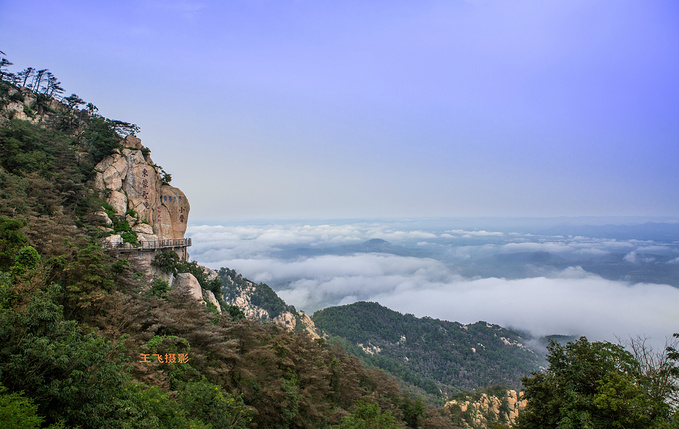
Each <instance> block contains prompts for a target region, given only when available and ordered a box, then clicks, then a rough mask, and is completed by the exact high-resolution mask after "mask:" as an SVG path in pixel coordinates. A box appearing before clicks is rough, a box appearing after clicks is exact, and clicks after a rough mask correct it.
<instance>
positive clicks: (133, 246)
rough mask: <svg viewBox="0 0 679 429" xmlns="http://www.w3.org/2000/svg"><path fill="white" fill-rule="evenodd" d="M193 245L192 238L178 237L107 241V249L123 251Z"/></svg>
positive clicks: (105, 245) (105, 246)
mask: <svg viewBox="0 0 679 429" xmlns="http://www.w3.org/2000/svg"><path fill="white" fill-rule="evenodd" d="M189 246H191V239H190V238H176V239H172V240H155V241H145V240H144V241H142V240H140V241H137V242H136V243H117V244H112V243H106V244H104V248H105V249H114V250H121V251H134V250H138V251H142V250H156V249H174V248H177V247H189Z"/></svg>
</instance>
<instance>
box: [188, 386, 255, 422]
mask: <svg viewBox="0 0 679 429" xmlns="http://www.w3.org/2000/svg"><path fill="white" fill-rule="evenodd" d="M178 402H179V403H180V404H181V405H182V407H183V408H184V410H186V412H187V414H188V415H190V416H194V417H197V418H198V419H200V420H201V421H203V422H206V423H208V424H211V425H212V427H213V428H214V429H230V428H233V429H237V428H243V429H244V428H246V427H248V423H249V422H250V421H251V420H252V418H251V417H250V414H251V413H250V411H248V410H247V409H246V408H245V404H244V403H243V399H242V398H241V397H240V396H234V395H231V394H228V393H226V392H224V391H223V389H222V388H221V387H220V386H218V385H216V384H212V383H209V382H207V381H198V382H190V383H186V384H184V385H183V386H182V388H181V389H180V390H179V395H178Z"/></svg>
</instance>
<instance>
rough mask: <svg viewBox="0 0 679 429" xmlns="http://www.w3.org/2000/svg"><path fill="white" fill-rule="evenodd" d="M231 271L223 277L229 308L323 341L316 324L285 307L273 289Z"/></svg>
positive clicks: (300, 313)
mask: <svg viewBox="0 0 679 429" xmlns="http://www.w3.org/2000/svg"><path fill="white" fill-rule="evenodd" d="M227 271H228V272H223V271H221V270H220V274H219V275H220V277H221V278H222V284H223V285H224V287H223V290H224V301H225V302H226V304H228V305H235V306H237V307H238V308H240V309H241V311H242V312H243V314H245V317H248V318H251V319H257V320H262V321H266V322H273V323H275V324H277V325H278V326H281V327H283V328H286V329H289V330H298V331H306V332H307V333H308V334H309V335H310V336H311V337H312V338H320V336H319V335H318V333H317V329H316V325H315V324H314V322H313V320H311V318H310V317H309V316H308V315H307V314H305V313H303V312H301V311H297V310H295V307H293V306H290V305H287V304H285V302H284V301H283V300H282V299H281V298H280V297H279V296H278V295H276V293H275V292H274V291H273V290H272V289H271V288H270V287H269V286H267V285H265V284H255V283H253V282H251V281H250V280H247V279H244V278H243V276H241V275H240V274H238V273H236V272H235V271H233V270H227Z"/></svg>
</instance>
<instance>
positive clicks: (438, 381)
mask: <svg viewBox="0 0 679 429" xmlns="http://www.w3.org/2000/svg"><path fill="white" fill-rule="evenodd" d="M312 319H313V321H314V323H315V324H316V326H317V327H318V328H319V329H321V330H323V331H324V332H326V333H327V334H329V335H331V336H335V337H339V338H341V339H344V340H345V342H344V345H345V347H347V348H348V350H349V351H350V352H352V353H354V354H356V355H359V356H360V357H361V358H362V359H363V360H364V361H365V362H367V363H368V364H370V365H374V366H376V367H379V368H381V369H384V370H385V371H387V372H389V373H390V374H392V375H394V376H396V377H397V378H399V379H400V380H402V381H403V382H404V383H406V384H410V385H413V386H416V387H418V388H420V389H422V390H424V391H426V392H427V393H429V394H432V395H436V396H444V397H445V396H448V395H450V394H453V393H456V392H459V391H462V390H473V389H478V388H482V387H488V386H491V385H505V386H509V387H518V386H520V380H521V377H523V376H524V375H526V374H528V373H530V372H531V371H535V370H538V369H539V367H540V365H541V364H542V362H543V361H542V359H541V358H540V357H539V356H538V354H537V353H535V352H534V351H533V350H531V349H530V348H528V347H526V346H525V345H524V343H525V342H526V341H527V340H526V339H525V338H523V337H522V336H521V335H519V334H517V333H516V332H513V331H511V330H508V329H505V328H502V327H500V326H497V325H491V324H488V323H486V322H477V323H474V324H470V325H462V324H460V323H457V322H448V321H443V320H438V319H432V318H430V317H423V318H417V317H415V316H414V315H412V314H401V313H398V312H396V311H393V310H390V309H388V308H386V307H383V306H381V305H379V304H377V303H374V302H357V303H354V304H350V305H344V306H339V307H328V308H326V309H323V310H320V311H317V312H315V313H314V315H313V316H312Z"/></svg>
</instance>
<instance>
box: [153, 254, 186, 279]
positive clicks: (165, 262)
mask: <svg viewBox="0 0 679 429" xmlns="http://www.w3.org/2000/svg"><path fill="white" fill-rule="evenodd" d="M179 263H180V260H179V255H177V252H173V251H171V250H165V251H163V252H161V253H158V254H157V255H156V256H155V258H154V259H153V262H151V265H153V266H154V267H156V268H159V269H160V270H162V271H163V272H164V273H167V274H172V275H177V269H178V266H179Z"/></svg>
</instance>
